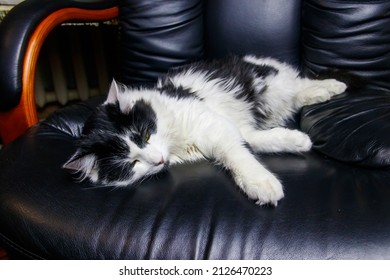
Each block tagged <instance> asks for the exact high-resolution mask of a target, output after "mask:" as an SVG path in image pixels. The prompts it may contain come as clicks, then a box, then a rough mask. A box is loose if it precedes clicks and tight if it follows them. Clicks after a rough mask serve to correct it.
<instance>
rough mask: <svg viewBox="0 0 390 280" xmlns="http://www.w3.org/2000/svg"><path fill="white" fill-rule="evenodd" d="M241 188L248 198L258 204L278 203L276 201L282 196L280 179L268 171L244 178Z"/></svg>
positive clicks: (275, 204)
mask: <svg viewBox="0 0 390 280" xmlns="http://www.w3.org/2000/svg"><path fill="white" fill-rule="evenodd" d="M243 183H244V186H243V189H244V191H245V193H246V194H247V195H248V197H249V198H251V199H253V200H255V201H256V204H258V205H264V204H272V205H274V206H277V205H278V201H279V200H280V199H282V198H283V197H284V193H283V187H282V184H281V183H280V181H279V180H278V179H277V178H276V177H275V176H274V175H273V174H272V173H270V172H267V173H263V172H261V173H257V175H256V176H253V177H251V178H248V180H244V182H243Z"/></svg>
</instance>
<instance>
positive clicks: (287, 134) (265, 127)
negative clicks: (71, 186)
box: [63, 55, 347, 206]
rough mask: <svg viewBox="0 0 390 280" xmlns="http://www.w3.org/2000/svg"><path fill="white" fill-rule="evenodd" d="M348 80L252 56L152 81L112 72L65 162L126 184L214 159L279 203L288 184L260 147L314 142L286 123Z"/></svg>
mask: <svg viewBox="0 0 390 280" xmlns="http://www.w3.org/2000/svg"><path fill="white" fill-rule="evenodd" d="M346 88H347V86H346V85H345V84H344V83H342V82H340V81H337V80H335V79H326V80H313V79H308V78H304V77H301V76H300V74H299V72H298V71H296V70H295V69H294V68H293V67H291V66H290V65H288V64H286V63H283V62H280V61H278V60H276V59H273V58H263V57H255V56H253V55H246V56H243V57H237V56H232V57H228V58H225V59H222V60H214V61H199V62H195V63H192V64H189V65H186V66H182V67H178V68H174V69H172V70H170V71H168V73H167V74H166V75H165V76H163V77H161V78H160V79H159V80H158V82H157V84H156V85H155V86H153V87H149V88H148V87H144V88H142V87H126V86H124V85H122V84H120V83H117V82H116V81H115V80H113V81H112V84H111V86H110V89H109V92H108V96H107V99H106V101H105V102H104V103H103V104H102V105H100V106H99V107H98V108H97V109H96V111H95V112H94V113H93V114H92V116H91V117H90V118H89V119H88V120H87V121H86V123H85V125H84V128H83V131H82V135H81V138H80V140H79V143H78V145H79V146H78V148H77V151H76V152H75V153H74V154H73V155H72V156H71V157H70V159H69V160H68V161H67V162H66V163H65V164H64V165H63V167H64V168H67V169H70V170H73V171H74V172H78V173H79V174H80V180H84V179H87V178H88V179H89V180H90V181H91V182H92V183H95V184H98V185H101V186H115V187H126V186H129V185H132V184H134V183H136V182H138V181H140V180H142V179H144V178H146V177H148V176H150V175H153V174H156V173H158V172H160V171H162V170H164V169H166V168H167V167H168V166H170V165H175V164H180V163H183V162H188V161H197V160H201V159H208V160H213V161H215V162H217V163H218V164H221V165H222V166H223V167H225V168H226V169H228V170H229V171H230V172H231V174H232V177H233V178H234V180H235V182H236V184H237V185H238V186H239V188H240V189H241V190H242V191H243V192H244V193H245V194H246V195H247V196H248V197H249V198H250V199H252V200H255V201H256V203H257V204H259V205H263V204H271V205H274V206H277V204H278V201H279V200H280V199H282V198H283V196H284V192H283V187H282V184H281V182H280V181H279V179H278V178H277V177H276V176H275V175H274V174H272V173H271V172H270V171H269V170H267V169H266V168H265V167H264V166H263V165H262V164H261V163H260V162H259V161H258V160H257V159H256V158H255V156H254V153H257V152H260V153H275V152H276V153H278V152H290V153H301V152H306V151H309V150H310V149H311V147H312V142H311V140H310V138H309V136H308V135H306V134H305V133H303V132H301V131H299V130H293V129H288V128H286V127H285V125H286V122H287V121H288V120H290V119H291V118H293V117H294V115H295V114H296V113H297V112H298V111H299V110H300V109H301V108H302V107H303V106H306V105H311V104H315V103H319V102H325V101H327V100H329V99H330V98H331V97H332V96H334V95H337V94H340V93H342V92H344V91H345V90H346Z"/></svg>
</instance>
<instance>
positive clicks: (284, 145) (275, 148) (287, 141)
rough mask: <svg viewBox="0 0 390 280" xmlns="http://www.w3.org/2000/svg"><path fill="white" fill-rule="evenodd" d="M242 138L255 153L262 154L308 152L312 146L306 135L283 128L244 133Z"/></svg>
mask: <svg viewBox="0 0 390 280" xmlns="http://www.w3.org/2000/svg"><path fill="white" fill-rule="evenodd" d="M244 138H245V140H246V141H247V142H248V144H249V145H250V146H251V147H252V149H253V150H254V151H255V152H263V153H278V152H290V153H300V152H306V151H309V150H310V149H311V146H312V142H311V140H310V138H309V136H308V135H307V134H305V133H303V132H301V131H299V130H292V129H288V128H284V127H275V128H272V129H269V130H253V131H250V132H248V133H244Z"/></svg>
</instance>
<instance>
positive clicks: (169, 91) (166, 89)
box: [159, 79, 196, 99]
mask: <svg viewBox="0 0 390 280" xmlns="http://www.w3.org/2000/svg"><path fill="white" fill-rule="evenodd" d="M159 90H160V92H161V93H162V94H165V95H167V96H171V97H176V98H178V99H182V98H189V97H191V98H196V95H194V94H193V93H192V92H191V91H190V90H189V89H185V88H183V87H182V86H178V87H177V86H175V85H174V84H173V83H172V82H171V81H170V80H169V79H167V80H164V81H163V83H162V87H161V88H159Z"/></svg>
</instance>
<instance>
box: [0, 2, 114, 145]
mask: <svg viewBox="0 0 390 280" xmlns="http://www.w3.org/2000/svg"><path fill="white" fill-rule="evenodd" d="M116 4H117V1H116V0H109V1H104V0H89V1H87V0H79V1H69V0H56V1H52V0H29V1H25V2H22V3H21V4H19V5H17V6H16V7H15V8H13V9H12V10H11V11H10V12H9V14H8V15H7V16H6V17H5V19H4V21H3V22H2V23H1V25H0V50H1V52H0V73H2V74H1V75H0V111H1V112H2V113H0V136H1V138H2V140H3V142H4V143H8V142H11V141H12V140H13V139H15V138H16V137H17V136H19V135H20V134H21V133H23V132H24V131H25V130H26V129H27V128H28V127H30V126H32V125H33V124H35V123H36V122H37V121H38V119H37V116H36V111H35V100H34V94H33V89H34V76H35V65H36V60H37V58H38V54H39V51H40V48H41V46H42V44H43V42H44V40H45V38H46V37H47V35H48V34H49V33H50V31H51V30H52V29H53V28H54V27H56V26H57V25H59V24H61V23H63V22H66V21H103V20H109V19H113V18H116V17H117V16H118V8H117V7H116ZM15 121H16V123H15Z"/></svg>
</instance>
